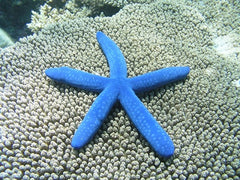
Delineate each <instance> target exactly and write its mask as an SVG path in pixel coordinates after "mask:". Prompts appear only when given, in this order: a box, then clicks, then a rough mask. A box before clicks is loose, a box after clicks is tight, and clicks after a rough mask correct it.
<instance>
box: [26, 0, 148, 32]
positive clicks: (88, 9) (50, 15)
mask: <svg viewBox="0 0 240 180" xmlns="http://www.w3.org/2000/svg"><path fill="white" fill-rule="evenodd" d="M152 1H153V0H147V1H146V0H129V1H126V0H124V1H123V0H118V1H116V0H106V1H99V0H69V1H66V0H63V1H62V5H61V7H59V6H60V5H59V1H57V0H52V1H47V2H46V3H45V4H44V5H43V6H41V7H40V12H39V13H38V12H36V11H32V17H31V23H28V24H27V27H28V28H29V29H30V30H31V31H33V32H37V31H39V30H41V29H42V28H45V27H47V26H48V25H49V24H53V23H59V22H64V21H66V20H69V19H76V18H83V17H95V16H97V15H100V16H111V15H113V14H115V13H117V12H118V11H119V10H120V8H122V7H124V6H125V5H127V4H130V3H150V2H152Z"/></svg>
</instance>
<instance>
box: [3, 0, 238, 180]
mask: <svg viewBox="0 0 240 180" xmlns="http://www.w3.org/2000/svg"><path fill="white" fill-rule="evenodd" d="M193 4H194V3H193ZM196 7H198V6H197V5H196V6H194V5H192V6H189V5H187V6H186V5H185V4H184V3H181V4H177V3H175V2H172V1H169V2H168V1H167V2H165V1H164V2H160V1H157V2H155V3H150V4H131V5H126V6H124V7H123V8H122V9H121V10H120V11H119V12H118V13H117V14H115V15H114V16H112V17H95V18H78V19H74V20H69V21H65V22H61V23H56V24H52V25H49V26H48V27H47V28H44V29H42V30H41V31H39V32H38V33H36V34H34V35H32V36H28V37H26V38H22V39H21V40H20V41H19V42H17V43H15V44H14V45H13V46H11V47H8V48H5V49H2V50H1V51H0V57H1V61H0V66H1V79H0V97H1V101H0V107H1V109H0V110H1V114H0V127H1V141H0V150H1V166H0V177H1V178H10V179H17V178H18V179H31V178H32V179H70V178H73V179H90V178H92V179H93V178H95V179H100V178H101V179H121V178H122V179H130V178H132V179H137V178H138V179H140V178H142V179H151V178H152V179H154V178H156V179H207V178H209V179H238V177H239V176H240V165H239V146H240V141H239V140H240V134H239V128H240V127H239V126H240V125H239V114H240V107H239V104H240V94H239V93H240V91H239V88H237V87H235V86H233V85H232V83H231V82H233V81H235V80H239V72H240V65H239V63H237V62H236V61H234V62H233V61H229V60H227V59H226V58H225V57H222V56H220V55H218V54H217V52H216V50H215V49H214V47H213V46H214V44H213V39H215V38H216V36H215V34H213V31H212V29H211V26H210V24H211V23H213V22H214V21H211V22H209V21H207V20H206V17H205V16H204V15H203V14H202V13H201V11H198V8H196ZM233 12H234V11H233ZM232 16H234V14H232ZM235 16H238V14H235ZM213 18H214V17H213ZM212 26H214V24H212ZM232 28H233V29H236V28H237V26H233V27H232ZM99 30H101V31H103V32H104V33H106V34H108V35H109V36H110V37H111V38H112V39H113V40H114V41H115V42H116V43H117V44H118V45H119V47H120V48H121V50H122V52H123V55H124V57H125V59H126V62H127V66H128V67H127V68H128V73H129V74H128V76H129V77H133V76H137V75H140V74H144V73H146V72H149V71H154V70H156V69H160V68H163V67H167V66H178V65H189V66H190V67H191V72H190V74H189V77H188V78H187V79H186V80H185V81H184V82H178V83H175V84H173V85H168V86H166V87H163V88H160V89H157V90H153V91H151V92H150V93H146V94H145V93H143V94H139V98H140V99H141V101H142V102H143V103H144V105H145V106H146V107H147V108H148V110H149V111H150V113H151V114H152V115H153V116H154V117H156V119H157V120H158V121H159V123H160V124H161V125H162V127H163V128H164V129H165V130H166V131H167V132H168V134H169V136H170V137H171V139H172V140H173V142H174V145H175V153H174V156H173V157H172V158H170V159H168V160H164V159H162V158H161V157H159V156H157V154H156V153H154V151H153V149H151V148H149V144H148V143H147V142H146V141H145V140H144V138H143V137H142V136H141V135H140V134H139V133H138V131H137V130H136V128H135V127H134V125H133V124H132V123H131V122H130V120H129V118H128V116H127V115H126V113H125V112H124V110H123V109H122V108H121V106H120V105H119V104H116V105H115V106H114V107H113V108H112V111H111V112H110V114H109V116H108V117H107V119H106V121H105V122H104V123H103V126H102V127H101V128H100V131H98V133H97V134H96V136H95V137H94V138H93V140H92V141H91V142H90V143H89V144H88V145H87V146H85V147H84V148H83V149H81V150H78V151H76V150H73V149H72V147H71V145H70V143H71V138H72V136H73V134H74V132H75V129H76V128H77V126H78V125H79V124H80V122H81V121H82V119H83V117H84V115H85V114H86V112H87V111H88V109H89V108H90V106H91V104H92V102H93V101H94V100H95V98H96V97H97V95H98V94H96V93H90V92H86V91H82V90H79V89H77V88H73V87H70V86H67V85H63V84H58V83H55V82H52V81H49V80H48V79H47V77H46V76H45V75H44V71H45V70H46V69H47V68H49V67H52V66H69V67H72V68H76V69H81V70H84V71H87V72H90V73H93V74H98V75H101V76H109V68H108V66H107V64H106V59H105V57H104V55H103V54H102V52H101V50H100V47H99V45H98V43H97V41H96V39H95V34H96V32H97V31H99ZM228 33H229V32H228V31H222V32H221V36H224V35H227V34H228ZM238 58H239V57H238ZM53 84H54V85H53Z"/></svg>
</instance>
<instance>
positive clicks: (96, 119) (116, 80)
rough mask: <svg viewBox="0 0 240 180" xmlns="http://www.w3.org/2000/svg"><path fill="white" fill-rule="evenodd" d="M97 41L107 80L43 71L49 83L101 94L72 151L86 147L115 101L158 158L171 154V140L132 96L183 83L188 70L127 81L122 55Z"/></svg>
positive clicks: (105, 42) (73, 72)
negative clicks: (168, 84) (50, 81)
mask: <svg viewBox="0 0 240 180" xmlns="http://www.w3.org/2000/svg"><path fill="white" fill-rule="evenodd" d="M96 37H97V40H98V43H99V44H100V46H101V48H102V50H103V53H104V54H105V56H106V58H107V60H108V64H109V66H110V78H107V77H102V76H98V75H94V74H90V73H87V72H84V71H80V70H76V69H72V68H69V67H59V68H49V69H47V70H46V71H45V73H46V75H47V76H48V77H50V78H51V79H53V80H55V81H58V82H63V83H67V84H69V85H72V86H74V87H78V88H81V89H84V90H91V91H96V92H101V93H100V94H99V96H98V97H97V98H96V100H95V101H94V102H93V104H92V106H91V108H90V109H89V111H88V113H87V114H86V116H85V117H84V119H83V121H82V122H81V123H80V125H79V127H78V129H77V131H76V132H75V134H74V136H73V138H72V143H71V145H72V147H73V148H81V147H83V146H84V145H85V144H87V143H88V142H89V141H90V140H91V139H92V137H93V136H94V134H95V133H96V132H97V130H98V129H99V128H100V126H101V124H102V122H103V120H104V119H105V118H106V116H107V115H108V113H109V111H110V109H111V108H112V106H113V105H114V103H115V102H116V101H117V100H119V101H120V103H121V104H122V106H123V108H124V109H125V111H126V112H127V114H128V116H129V117H130V119H131V120H132V122H133V124H134V125H135V126H136V128H137V129H138V131H139V132H140V133H141V134H142V135H143V136H144V137H145V139H146V140H147V141H148V142H149V143H150V145H151V146H152V147H153V149H154V150H155V151H156V152H157V153H158V154H159V155H160V156H162V157H170V156H172V155H173V153H174V145H173V142H172V140H171V138H170V137H169V136H168V134H167V133H166V132H165V131H164V130H163V128H162V127H161V126H160V125H159V123H158V122H157V121H156V120H155V119H154V118H153V116H152V115H151V114H150V113H149V111H148V110H147V109H146V107H145V106H144V105H143V103H142V102H141V101H140V100H139V98H138V97H137V96H136V95H135V92H145V91H150V90H152V89H154V88H158V87H160V86H163V85H165V84H167V83H171V82H174V81H177V80H181V79H184V78H185V77H186V76H187V75H188V73H189V71H190V68H189V67H168V68H163V69H160V70H156V71H153V72H149V73H146V74H143V75H139V76H136V77H131V78H127V66H126V62H125V59H124V57H123V54H122V52H121V50H120V49H119V47H118V46H117V45H116V44H115V42H114V41H113V40H111V39H110V38H109V37H107V36H106V35H105V34H104V33H102V32H100V31H99V32H97V35H96Z"/></svg>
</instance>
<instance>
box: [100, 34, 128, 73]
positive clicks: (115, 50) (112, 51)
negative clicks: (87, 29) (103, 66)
mask: <svg viewBox="0 0 240 180" xmlns="http://www.w3.org/2000/svg"><path fill="white" fill-rule="evenodd" d="M96 36H97V40H98V43H99V44H100V46H101V48H102V50H103V53H104V54H105V56H106V58H107V60H108V64H109V67H110V77H112V78H115V77H126V76H127V65H126V62H125V59H124V57H123V54H122V52H121V50H120V49H119V47H118V46H117V45H116V43H115V42H114V41H113V40H111V39H110V38H109V37H108V36H106V35H105V34H104V33H102V32H100V31H98V32H97V35H96Z"/></svg>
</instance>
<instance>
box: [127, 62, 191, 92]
mask: <svg viewBox="0 0 240 180" xmlns="http://www.w3.org/2000/svg"><path fill="white" fill-rule="evenodd" d="M189 71H190V68H189V67H187V66H186V67H168V68H163V69H160V70H157V71H153V72H149V73H146V74H143V75H140V76H136V77H132V78H128V82H129V84H130V86H131V87H132V89H133V90H134V91H136V92H144V91H150V90H152V89H154V88H158V87H160V86H163V85H165V84H168V83H171V82H174V81H178V80H181V79H184V78H185V77H186V76H187V75H188V73H189Z"/></svg>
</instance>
